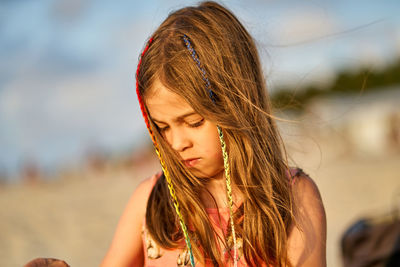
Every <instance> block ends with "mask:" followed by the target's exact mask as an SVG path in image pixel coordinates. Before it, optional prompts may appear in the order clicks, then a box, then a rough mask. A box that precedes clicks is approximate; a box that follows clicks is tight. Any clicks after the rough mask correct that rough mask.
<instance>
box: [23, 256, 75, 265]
mask: <svg viewBox="0 0 400 267" xmlns="http://www.w3.org/2000/svg"><path fill="white" fill-rule="evenodd" d="M24 267H70V266H69V265H68V264H67V263H66V262H65V261H62V260H57V259H50V258H37V259H34V260H31V261H30V262H28V263H27V264H25V265H24Z"/></svg>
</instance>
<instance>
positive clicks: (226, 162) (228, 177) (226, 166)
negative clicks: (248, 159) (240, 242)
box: [217, 126, 238, 267]
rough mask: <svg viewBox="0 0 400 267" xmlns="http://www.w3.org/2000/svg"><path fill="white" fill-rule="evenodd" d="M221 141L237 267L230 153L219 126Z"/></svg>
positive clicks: (235, 256) (235, 257)
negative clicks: (227, 150)
mask: <svg viewBox="0 0 400 267" xmlns="http://www.w3.org/2000/svg"><path fill="white" fill-rule="evenodd" d="M217 128H218V134H219V140H220V142H221V147H222V156H223V158H224V169H225V178H226V196H227V199H228V203H229V217H230V221H231V230H232V238H233V246H234V255H233V257H234V258H233V260H234V261H233V262H234V266H235V267H237V261H238V258H237V243H236V232H235V224H234V221H233V197H232V186H231V175H230V167H229V158H228V153H227V152H226V143H225V140H224V134H223V132H222V130H221V127H219V126H217Z"/></svg>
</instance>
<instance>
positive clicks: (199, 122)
mask: <svg viewBox="0 0 400 267" xmlns="http://www.w3.org/2000/svg"><path fill="white" fill-rule="evenodd" d="M203 122H204V118H203V119H201V120H200V121H198V122H195V123H192V124H189V127H191V128H196V127H199V126H201V125H202V124H203Z"/></svg>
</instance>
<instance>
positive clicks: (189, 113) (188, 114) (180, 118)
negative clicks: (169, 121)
mask: <svg viewBox="0 0 400 267" xmlns="http://www.w3.org/2000/svg"><path fill="white" fill-rule="evenodd" d="M197 114H198V113H196V112H194V111H190V112H188V113H185V114H183V115H181V116H179V117H176V118H175V119H174V122H180V121H183V120H184V119H185V118H186V117H189V116H192V115H197ZM152 120H153V121H154V122H158V123H165V122H163V121H159V120H157V119H155V118H152Z"/></svg>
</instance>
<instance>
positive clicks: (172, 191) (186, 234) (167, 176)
mask: <svg viewBox="0 0 400 267" xmlns="http://www.w3.org/2000/svg"><path fill="white" fill-rule="evenodd" d="M152 42H153V38H150V39H149V41H148V42H147V45H146V47H145V48H144V50H143V52H142V54H141V56H140V58H139V62H138V66H137V70H136V94H137V96H138V100H139V105H140V110H141V111H142V115H143V118H144V121H145V123H146V126H147V130H148V132H149V134H150V137H151V140H152V141H153V145H154V148H155V151H156V154H157V156H158V159H159V160H160V164H161V168H162V170H163V172H164V176H165V179H166V181H167V184H168V189H169V193H170V195H171V200H172V203H173V205H174V207H175V211H176V214H177V215H178V218H179V224H180V226H181V229H182V232H183V235H184V238H185V242H186V247H187V249H188V252H189V256H190V263H191V265H192V266H193V267H194V266H195V262H194V257H193V251H192V246H191V243H190V237H189V232H188V229H187V226H186V224H185V220H184V219H183V216H182V213H181V212H180V207H179V202H178V198H177V197H176V194H175V189H174V186H173V184H172V180H171V175H170V173H169V171H168V169H167V166H166V164H165V161H164V159H163V157H162V155H161V153H160V149H159V147H158V143H157V140H156V137H155V135H154V133H153V130H152V129H151V126H150V122H149V118H148V114H147V110H146V107H145V105H144V102H143V98H142V96H141V95H140V92H139V79H138V77H139V69H140V64H141V63H142V58H143V55H144V54H145V53H146V52H147V50H148V49H149V47H150V45H151V43H152Z"/></svg>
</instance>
